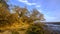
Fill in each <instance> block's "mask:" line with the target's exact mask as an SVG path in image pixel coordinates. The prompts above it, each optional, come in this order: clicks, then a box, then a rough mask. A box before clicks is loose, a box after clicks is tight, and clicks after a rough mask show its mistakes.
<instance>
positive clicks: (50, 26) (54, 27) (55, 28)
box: [46, 24, 60, 31]
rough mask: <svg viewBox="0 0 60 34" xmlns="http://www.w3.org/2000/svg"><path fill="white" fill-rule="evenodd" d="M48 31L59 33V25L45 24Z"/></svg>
mask: <svg viewBox="0 0 60 34" xmlns="http://www.w3.org/2000/svg"><path fill="white" fill-rule="evenodd" d="M46 25H47V26H48V27H49V28H50V29H52V30H57V31H60V25H56V24H46Z"/></svg>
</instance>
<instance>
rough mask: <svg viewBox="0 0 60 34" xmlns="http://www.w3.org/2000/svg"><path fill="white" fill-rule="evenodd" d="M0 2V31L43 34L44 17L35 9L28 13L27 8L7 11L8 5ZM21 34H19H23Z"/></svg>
mask: <svg viewBox="0 0 60 34" xmlns="http://www.w3.org/2000/svg"><path fill="white" fill-rule="evenodd" d="M4 2H5V1H3V0H1V1H0V30H1V31H5V30H10V31H12V32H16V31H19V32H20V33H21V31H22V32H23V33H24V34H45V33H44V32H45V30H44V26H45V24H44V23H41V21H44V20H45V19H44V15H43V14H42V13H40V12H39V11H38V10H37V9H36V8H34V9H32V10H31V11H29V10H28V9H27V7H24V8H22V7H19V6H14V7H13V8H12V9H11V10H12V12H11V10H9V8H8V7H9V6H8V4H6V2H5V3H4ZM23 33H21V34H23Z"/></svg>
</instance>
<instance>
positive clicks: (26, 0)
mask: <svg viewBox="0 0 60 34" xmlns="http://www.w3.org/2000/svg"><path fill="white" fill-rule="evenodd" d="M18 1H19V2H22V3H24V4H27V5H36V3H29V2H28V0H18Z"/></svg>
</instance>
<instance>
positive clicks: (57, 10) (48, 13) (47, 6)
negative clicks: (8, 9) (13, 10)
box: [8, 0, 60, 22]
mask: <svg viewBox="0 0 60 34" xmlns="http://www.w3.org/2000/svg"><path fill="white" fill-rule="evenodd" d="M8 4H13V5H18V6H21V7H24V6H27V8H28V9H29V10H31V9H33V8H37V9H38V10H39V11H40V12H41V13H43V14H44V16H45V19H46V21H47V22H60V0H10V1H9V2H8Z"/></svg>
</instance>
